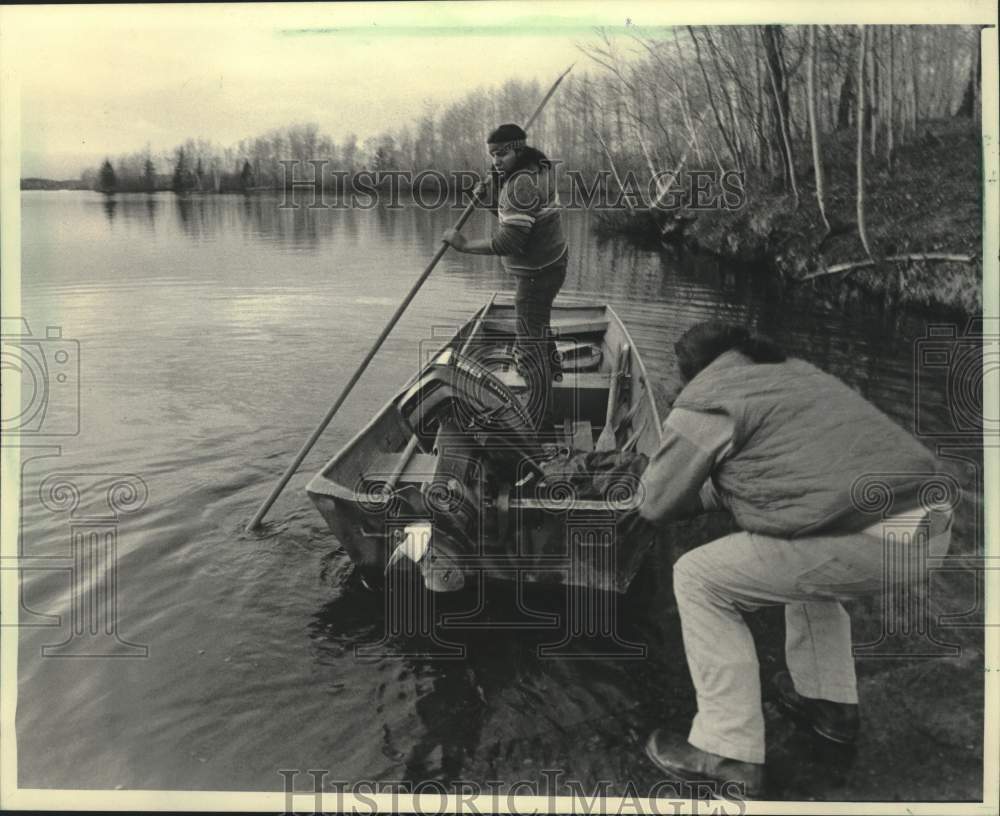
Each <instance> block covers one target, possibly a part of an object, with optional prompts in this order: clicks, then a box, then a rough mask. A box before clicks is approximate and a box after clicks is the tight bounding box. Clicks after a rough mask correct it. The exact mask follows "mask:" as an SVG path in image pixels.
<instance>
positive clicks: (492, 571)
mask: <svg viewBox="0 0 1000 816" xmlns="http://www.w3.org/2000/svg"><path fill="white" fill-rule="evenodd" d="M514 320H515V313H514V307H513V304H509V303H494V302H493V301H492V300H491V301H490V302H489V303H488V304H487V305H486V307H484V309H483V310H481V311H480V313H479V314H478V315H477V316H476V317H475V318H474V319H472V320H470V321H469V322H468V323H466V324H465V325H464V326H463V327H462V328H461V329H459V331H458V332H457V333H456V334H455V335H454V337H452V338H451V339H450V340H449V341H448V342H447V343H446V344H445V345H444V346H443V347H441V348H438V349H435V350H434V351H433V352H432V353H431V354H430V355H429V359H428V361H427V363H426V364H425V365H423V367H422V369H421V370H420V371H419V372H418V374H417V375H416V376H415V377H413V378H412V379H411V380H410V381H409V382H408V383H407V384H406V385H405V386H404V387H403V388H402V389H401V390H400V391H399V392H398V393H397V394H396V396H395V397H393V398H392V399H391V400H389V402H388V403H387V404H386V405H385V406H384V407H383V408H382V409H381V410H379V412H378V413H377V414H376V415H375V416H374V418H373V419H372V420H371V421H370V422H369V423H368V425H367V426H366V427H365V428H363V429H362V430H361V431H360V432H359V433H358V434H357V435H356V436H355V437H354V438H353V439H351V440H350V442H348V443H347V444H346V445H345V446H344V448H343V449H342V450H340V451H339V452H338V453H337V454H336V455H335V456H334V457H333V459H331V460H330V461H329V462H328V463H327V465H326V466H325V467H324V468H323V470H322V471H321V472H320V473H319V474H317V475H316V476H315V477H314V478H313V479H312V480H311V481H310V483H309V485H308V487H307V490H308V493H309V496H310V498H311V499H312V501H313V502H314V503H315V505H316V506H317V508H318V509H319V511H320V512H321V513H322V515H323V517H324V518H325V520H326V522H327V524H328V525H329V527H330V529H331V530H332V531H333V532H334V534H335V535H336V536H337V538H338V539H339V541H340V543H341V544H342V545H343V547H344V549H345V550H346V551H347V553H348V554H349V555H350V557H351V559H352V560H353V561H354V563H355V565H356V567H357V568H358V569H359V570H360V572H361V575H362V577H363V578H365V579H366V580H367V581H368V582H369V583H374V582H378V581H379V579H380V578H381V576H382V575H383V573H384V571H385V569H386V567H387V565H388V564H390V563H392V562H394V561H396V560H398V559H399V558H401V557H403V556H408V557H409V558H410V560H412V561H414V562H415V563H417V564H418V565H419V567H420V571H421V573H422V574H423V577H424V582H425V583H426V584H427V586H428V587H429V588H431V589H435V590H449V589H457V588H459V587H461V586H462V585H463V584H464V583H465V578H466V576H469V575H476V574H481V575H486V576H490V577H495V578H500V579H508V580H522V581H532V582H542V583H555V584H571V585H577V586H584V587H592V588H595V589H611V590H616V591H619V592H623V591H625V589H626V588H627V587H628V585H629V582H630V581H631V579H632V577H633V576H634V575H635V573H636V570H637V569H638V567H639V563H640V561H641V559H642V556H643V555H644V554H645V551H646V549H647V548H648V546H649V544H650V543H651V542H652V537H653V534H652V531H651V530H650V529H649V528H648V527H646V526H645V525H642V524H637V523H635V522H636V513H635V512H634V511H635V508H636V506H637V504H638V500H639V495H638V491H637V487H638V471H639V470H641V464H642V461H643V457H642V456H641V454H647V455H648V454H651V453H652V452H653V451H654V450H655V449H656V447H657V446H658V444H659V442H660V421H659V416H658V413H657V409H656V405H655V403H654V401H653V397H652V394H651V389H650V388H649V387H648V385H647V383H646V370H645V367H644V365H643V363H642V360H641V359H640V358H639V355H638V354H637V352H636V349H635V344H634V343H633V342H632V340H631V338H630V337H629V334H628V332H627V331H626V329H625V326H624V325H623V324H622V322H621V320H620V319H619V318H618V316H617V315H616V314H615V312H614V311H613V310H612V309H611V308H610V307H608V306H605V305H558V304H557V305H556V306H555V307H554V308H553V314H552V327H553V331H554V333H555V335H556V337H555V339H556V343H557V347H558V348H559V351H560V353H561V355H562V358H563V360H565V364H564V374H563V377H562V379H561V381H559V382H556V383H554V385H553V395H552V410H551V412H550V415H551V416H552V417H553V419H554V424H553V426H552V427H550V428H548V429H547V430H545V431H536V430H535V428H534V422H533V421H532V416H533V415H537V414H533V413H532V400H533V399H534V398H535V395H536V394H537V392H538V391H539V389H532V388H531V387H530V386H529V385H528V384H526V383H525V381H524V380H523V379H522V378H521V377H520V375H518V374H517V372H516V370H515V369H514V367H513V366H512V365H511V360H512V355H511V347H512V343H513V340H514ZM536 407H537V406H536ZM602 431H603V432H602ZM595 443H596V445H597V447H598V450H597V451H595ZM637 463H638V464H637ZM588 468H592V469H593V471H594V472H593V473H590V472H588ZM591 476H593V477H594V478H588V477H591Z"/></svg>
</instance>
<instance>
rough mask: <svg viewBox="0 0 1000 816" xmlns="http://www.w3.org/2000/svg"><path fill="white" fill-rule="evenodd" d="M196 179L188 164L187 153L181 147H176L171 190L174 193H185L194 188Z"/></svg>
mask: <svg viewBox="0 0 1000 816" xmlns="http://www.w3.org/2000/svg"><path fill="white" fill-rule="evenodd" d="M196 184H197V180H196V179H195V176H194V173H192V172H191V167H190V165H189V164H188V158H187V154H185V152H184V148H183V147H179V148H178V149H177V162H176V164H174V181H173V190H174V192H175V193H187V192H190V191H191V190H193V189H194V188H195V186H196Z"/></svg>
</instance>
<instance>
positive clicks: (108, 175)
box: [97, 159, 118, 193]
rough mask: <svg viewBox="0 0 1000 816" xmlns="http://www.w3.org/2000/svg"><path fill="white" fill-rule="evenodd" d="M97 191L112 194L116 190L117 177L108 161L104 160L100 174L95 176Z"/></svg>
mask: <svg viewBox="0 0 1000 816" xmlns="http://www.w3.org/2000/svg"><path fill="white" fill-rule="evenodd" d="M97 189H98V190H100V191H101V192H102V193H113V192H114V191H115V190H117V189H118V177H117V176H116V175H115V168H114V167H112V166H111V160H110V159H105V160H104V164H102V165H101V172H100V173H99V174H98V176H97Z"/></svg>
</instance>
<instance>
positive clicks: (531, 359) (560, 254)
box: [444, 124, 567, 422]
mask: <svg viewBox="0 0 1000 816" xmlns="http://www.w3.org/2000/svg"><path fill="white" fill-rule="evenodd" d="M486 147H487V150H488V152H489V156H490V161H491V162H492V164H493V168H494V171H495V178H496V179H497V187H498V188H499V199H498V200H497V210H496V214H497V218H498V220H499V222H500V229H499V230H498V231H497V232H496V234H494V235H493V237H492V238H488V239H479V240H469V239H467V238H466V237H465V236H463V235H462V234H461V233H460V232H459V231H458V230H455V229H449V230H447V231H446V232H445V233H444V240H445V241H446V242H447V243H448V244H450V245H451V246H452V247H453V248H454V249H456V250H458V251H459V252H465V253H469V254H472V255H499V256H501V257H502V258H503V262H504V267H505V268H506V269H507V271H508V272H510V273H511V274H512V275H513V276H514V277H515V279H516V281H517V289H516V292H515V296H514V297H515V306H516V310H517V317H516V326H517V328H516V334H517V336H516V340H515V347H514V359H515V364H516V366H517V369H518V372H519V373H520V374H521V376H522V377H524V379H525V381H526V382H527V383H528V384H529V388H530V389H531V390H532V392H534V393H535V394H538V395H540V399H539V400H538V403H537V404H538V405H539V406H541V410H539V411H536V412H535V413H536V420H537V421H538V422H541V421H542V419H543V417H545V416H546V415H547V410H548V408H549V406H550V405H551V390H552V381H553V380H554V379H558V378H560V377H561V369H560V366H559V360H558V355H557V353H556V347H555V342H554V340H553V338H552V328H551V325H550V320H551V315H552V302H553V301H554V300H555V297H556V294H557V293H558V292H559V290H560V288H561V287H562V285H563V282H564V281H565V280H566V264H567V249H566V237H565V234H564V232H563V227H562V214H561V205H560V203H559V193H558V189H557V186H556V177H555V168H554V166H553V164H552V162H551V161H550V160H549V159H548V158H547V157H546V156H545V154H544V153H542V151H540V150H538V149H537V148H535V147H532V146H530V145H528V143H527V134H526V133H525V132H524V130H522V129H521V128H520V127H519V126H518V125H515V124H505V125H500V127H498V128H497V129H496V130H494V131H493V132H492V133H490V135H489V138H488V139H487V140H486ZM495 190H496V188H494V192H495ZM485 191H486V187H485V185H479V186H477V188H476V191H475V193H474V195H475V196H476V198H477V199H479V198H480V196H481V194H482V193H483V192H485Z"/></svg>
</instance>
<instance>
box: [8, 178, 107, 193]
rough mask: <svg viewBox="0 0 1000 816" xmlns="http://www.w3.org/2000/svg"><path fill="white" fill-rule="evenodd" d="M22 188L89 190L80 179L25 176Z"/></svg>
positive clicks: (22, 180)
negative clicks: (60, 179)
mask: <svg viewBox="0 0 1000 816" xmlns="http://www.w3.org/2000/svg"><path fill="white" fill-rule="evenodd" d="M21 189H22V190H89V189H90V188H89V187H87V185H86V184H84V183H83V182H82V181H81V180H80V179H66V180H64V181H59V180H56V179H47V178H34V177H32V178H23V179H21Z"/></svg>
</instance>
